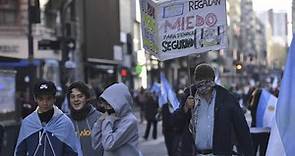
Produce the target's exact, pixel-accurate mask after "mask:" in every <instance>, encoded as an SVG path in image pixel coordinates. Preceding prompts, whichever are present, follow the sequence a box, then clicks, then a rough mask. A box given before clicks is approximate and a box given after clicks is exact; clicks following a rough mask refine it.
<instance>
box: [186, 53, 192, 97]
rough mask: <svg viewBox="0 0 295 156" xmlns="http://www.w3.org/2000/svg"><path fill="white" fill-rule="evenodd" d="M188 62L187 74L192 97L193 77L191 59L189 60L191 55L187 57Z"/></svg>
mask: <svg viewBox="0 0 295 156" xmlns="http://www.w3.org/2000/svg"><path fill="white" fill-rule="evenodd" d="M186 62H187V66H186V67H187V73H188V81H189V95H190V96H192V94H193V93H192V87H191V85H192V77H191V69H190V68H191V66H190V59H189V55H188V56H186Z"/></svg>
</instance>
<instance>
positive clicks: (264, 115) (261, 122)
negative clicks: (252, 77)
mask: <svg viewBox="0 0 295 156" xmlns="http://www.w3.org/2000/svg"><path fill="white" fill-rule="evenodd" d="M277 101H278V99H277V97H275V96H274V95H272V94H271V93H270V92H268V91H267V90H265V89H262V91H261V95H260V98H259V102H258V107H257V112H256V127H260V128H271V126H272V123H273V119H274V116H275V111H276V105H277Z"/></svg>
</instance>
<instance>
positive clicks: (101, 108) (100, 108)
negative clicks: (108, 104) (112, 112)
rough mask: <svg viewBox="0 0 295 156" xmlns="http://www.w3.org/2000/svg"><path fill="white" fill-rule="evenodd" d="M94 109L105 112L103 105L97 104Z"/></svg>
mask: <svg viewBox="0 0 295 156" xmlns="http://www.w3.org/2000/svg"><path fill="white" fill-rule="evenodd" d="M96 109H97V110H98V111H100V112H102V113H105V112H106V110H105V108H104V107H101V106H97V107H96Z"/></svg>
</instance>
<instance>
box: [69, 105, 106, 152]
mask: <svg viewBox="0 0 295 156" xmlns="http://www.w3.org/2000/svg"><path fill="white" fill-rule="evenodd" d="M68 115H69V117H70V118H71V120H72V122H73V124H74V126H75V131H76V135H77V137H78V138H79V140H80V143H81V148H82V151H83V155H84V156H102V155H103V149H102V146H100V147H99V148H96V149H94V148H93V147H92V145H91V130H92V128H93V125H94V123H95V121H96V120H97V119H98V118H99V117H100V116H101V114H100V112H98V111H96V110H95V108H94V107H92V106H91V109H90V111H89V113H88V114H87V117H86V118H85V119H83V120H79V121H77V120H74V119H73V118H72V116H71V115H70V114H68Z"/></svg>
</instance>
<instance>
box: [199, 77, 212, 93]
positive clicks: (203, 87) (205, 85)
mask: <svg viewBox="0 0 295 156" xmlns="http://www.w3.org/2000/svg"><path fill="white" fill-rule="evenodd" d="M214 85H215V83H214V82H213V81H212V80H202V81H200V82H198V83H197V84H196V86H197V94H199V95H206V94H208V93H209V91H210V90H211V89H212V88H213V87H214Z"/></svg>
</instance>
